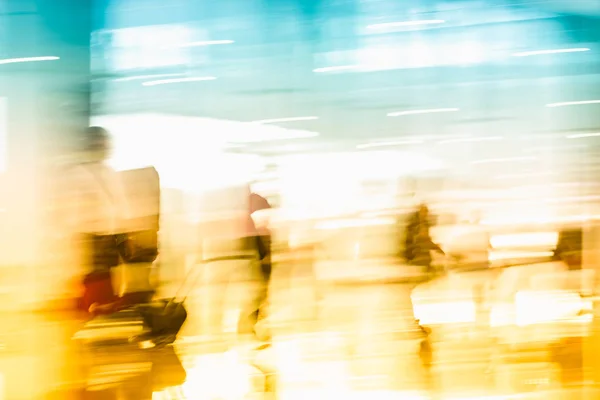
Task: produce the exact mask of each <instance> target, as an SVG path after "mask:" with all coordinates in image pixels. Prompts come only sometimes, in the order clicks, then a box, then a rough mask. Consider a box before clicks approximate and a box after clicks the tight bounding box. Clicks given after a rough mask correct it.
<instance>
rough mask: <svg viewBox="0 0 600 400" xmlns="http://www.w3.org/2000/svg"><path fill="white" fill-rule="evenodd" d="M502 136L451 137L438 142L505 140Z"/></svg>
mask: <svg viewBox="0 0 600 400" xmlns="http://www.w3.org/2000/svg"><path fill="white" fill-rule="evenodd" d="M503 139H504V138H503V137H502V136H488V137H478V138H462V139H450V140H442V141H441V142H438V143H439V144H450V143H468V142H495V141H499V140H503Z"/></svg>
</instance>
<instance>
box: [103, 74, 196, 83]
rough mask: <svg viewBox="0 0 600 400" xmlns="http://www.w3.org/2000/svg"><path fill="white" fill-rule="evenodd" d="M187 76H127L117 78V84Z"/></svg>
mask: <svg viewBox="0 0 600 400" xmlns="http://www.w3.org/2000/svg"><path fill="white" fill-rule="evenodd" d="M182 75H185V74H154V75H136V76H127V77H125V78H117V79H115V82H128V81H141V80H145V79H153V78H168V77H171V76H182Z"/></svg>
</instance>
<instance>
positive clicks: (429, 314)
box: [413, 299, 476, 325]
mask: <svg viewBox="0 0 600 400" xmlns="http://www.w3.org/2000/svg"><path fill="white" fill-rule="evenodd" d="M414 300H415V299H413V304H414V305H413V312H414V315H415V319H418V320H419V321H420V323H421V324H422V325H446V324H459V323H468V322H474V321H475V313H476V311H475V310H476V307H475V302H474V301H473V300H462V301H460V300H459V301H443V302H439V303H432V304H421V303H419V302H418V301H416V302H415V301H414Z"/></svg>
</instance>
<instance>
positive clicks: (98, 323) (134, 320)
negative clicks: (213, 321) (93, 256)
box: [75, 253, 258, 347]
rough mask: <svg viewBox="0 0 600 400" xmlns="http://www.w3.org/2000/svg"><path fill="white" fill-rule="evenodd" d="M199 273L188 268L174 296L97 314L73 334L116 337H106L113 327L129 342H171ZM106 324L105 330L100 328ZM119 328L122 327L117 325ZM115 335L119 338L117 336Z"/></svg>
mask: <svg viewBox="0 0 600 400" xmlns="http://www.w3.org/2000/svg"><path fill="white" fill-rule="evenodd" d="M257 257H258V254H249V253H247V254H238V255H232V256H219V257H213V258H210V259H206V260H203V261H202V263H203V264H207V263H213V262H218V261H238V260H257ZM199 276H200V274H198V273H196V268H191V269H190V271H189V272H188V274H187V275H186V277H185V278H184V280H183V283H182V284H181V286H180V287H179V289H178V290H177V293H176V294H175V296H174V297H172V298H170V299H161V300H156V301H153V302H150V303H147V304H139V305H135V306H132V307H129V308H127V309H123V310H120V311H118V312H115V313H113V314H110V315H100V316H98V317H97V318H94V319H93V320H91V321H89V322H88V323H87V324H86V326H84V328H83V329H82V330H81V331H79V332H78V333H77V334H76V335H75V338H79V339H83V340H86V341H88V342H89V341H92V342H97V343H98V342H104V341H107V340H111V341H113V340H119V339H118V338H112V337H111V338H110V339H109V338H108V337H106V336H108V335H109V333H111V332H114V331H115V330H117V331H118V332H117V333H116V334H117V335H121V333H119V332H124V333H123V334H124V335H125V336H126V337H125V338H126V339H127V341H129V342H143V341H151V342H152V343H153V344H154V346H157V347H160V346H165V345H169V344H171V343H173V342H174V341H175V339H176V338H177V334H178V333H179V331H180V330H181V328H182V326H183V324H184V323H185V321H186V319H187V310H186V308H185V305H184V303H185V300H186V298H187V296H188V294H189V293H190V292H191V290H192V289H193V288H194V286H195V283H196V281H197V280H198V277H199ZM105 328H106V332H107V333H105V334H102V329H105ZM121 328H122V329H121ZM119 338H123V337H122V336H119Z"/></svg>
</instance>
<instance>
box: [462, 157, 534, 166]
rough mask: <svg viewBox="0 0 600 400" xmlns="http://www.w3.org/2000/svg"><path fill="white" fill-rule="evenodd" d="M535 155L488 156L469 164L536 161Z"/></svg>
mask: <svg viewBox="0 0 600 400" xmlns="http://www.w3.org/2000/svg"><path fill="white" fill-rule="evenodd" d="M536 160H537V158H536V157H508V158H488V159H485V160H477V161H473V162H471V164H474V165H477V164H493V163H504V162H525V161H536Z"/></svg>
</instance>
